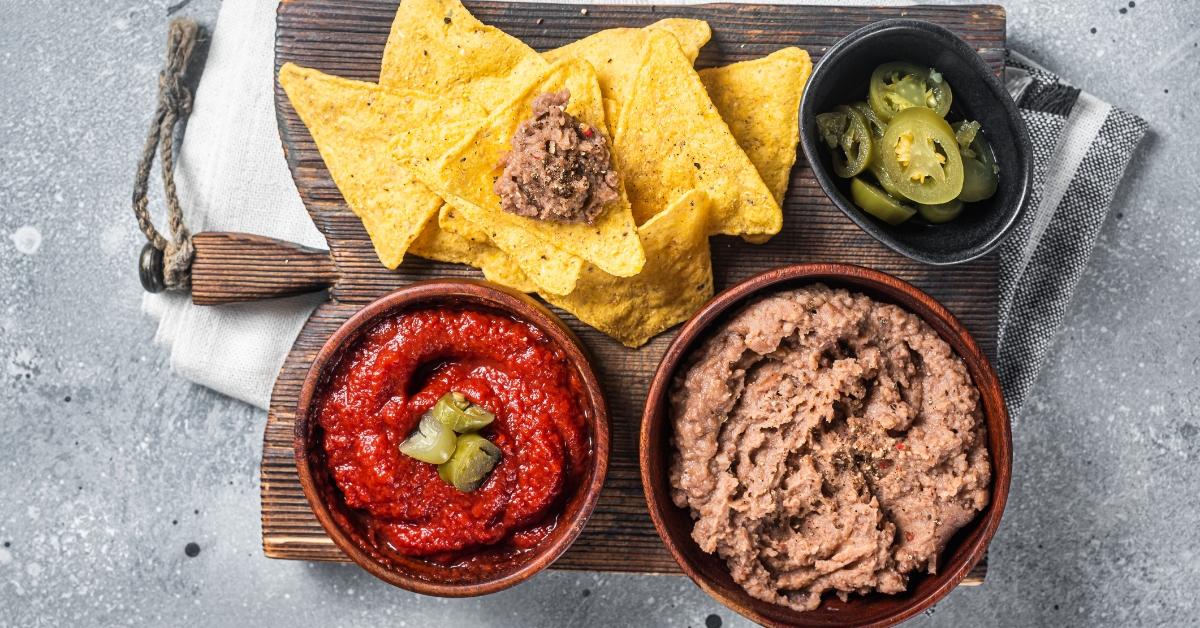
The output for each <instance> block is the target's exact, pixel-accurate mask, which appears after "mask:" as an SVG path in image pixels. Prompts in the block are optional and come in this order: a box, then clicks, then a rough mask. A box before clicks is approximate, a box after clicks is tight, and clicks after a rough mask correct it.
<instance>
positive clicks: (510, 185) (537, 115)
mask: <svg viewBox="0 0 1200 628" xmlns="http://www.w3.org/2000/svg"><path fill="white" fill-rule="evenodd" d="M570 98H571V93H570V92H569V91H567V90H562V91H558V92H548V93H545V94H542V95H540V96H538V97H537V98H535V99H534V101H533V116H532V117H531V118H530V119H528V120H526V121H524V122H522V123H521V125H520V126H518V127H517V132H516V133H514V134H513V138H512V151H510V152H509V153H507V154H506V155H505V156H504V158H503V159H502V160H501V163H500V165H501V166H502V167H503V169H504V172H503V173H502V174H501V175H500V178H498V179H496V184H495V188H494V189H495V191H496V194H497V195H499V196H500V206H501V208H503V209H504V211H507V212H511V213H514V214H517V215H518V216H526V217H529V218H537V219H539V220H553V221H557V222H585V223H587V224H592V223H594V222H595V221H596V218H597V217H598V216H599V215H600V213H601V212H602V211H603V210H604V206H605V205H606V204H607V203H610V202H612V201H614V200H616V198H617V185H618V182H619V179H618V177H617V173H616V171H615V170H613V169H612V167H611V159H610V153H609V148H608V139H607V138H606V137H605V136H604V134H603V133H600V132H599V130H597V129H595V128H593V127H591V126H589V125H587V124H585V123H583V122H580V121H579V120H578V119H576V118H575V117H574V116H572V115H571V114H569V113H567V112H566V107H567V101H568V100H570Z"/></svg>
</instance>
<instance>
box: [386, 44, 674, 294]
mask: <svg viewBox="0 0 1200 628" xmlns="http://www.w3.org/2000/svg"><path fill="white" fill-rule="evenodd" d="M667 36H670V35H667ZM563 89H566V90H568V91H569V92H570V93H571V99H570V101H569V102H568V104H567V112H568V113H570V114H571V115H573V116H575V117H576V118H578V119H579V120H580V121H582V122H583V123H585V124H588V125H590V126H592V127H593V128H595V129H597V130H599V131H600V132H606V129H607V126H606V124H605V121H604V109H603V105H602V103H601V97H600V89H599V86H598V85H597V83H596V76H595V73H594V72H593V70H592V68H591V66H590V65H589V64H588V63H587V62H586V61H582V60H578V59H568V60H566V61H563V62H560V63H557V64H555V65H554V66H552V67H551V68H550V70H548V71H547V72H546V74H545V75H543V76H542V77H541V78H540V79H539V80H538V81H536V82H534V83H532V84H530V85H528V86H527V87H526V89H525V90H524V91H523V92H522V93H521V94H520V95H519V96H518V97H517V98H515V99H514V100H512V101H510V102H509V103H508V104H506V105H504V106H503V107H501V108H500V109H498V110H496V111H495V112H493V113H492V114H491V115H490V116H489V117H488V119H487V120H486V122H485V123H484V124H483V125H482V126H480V128H479V129H478V130H477V131H476V132H475V134H474V135H472V136H471V137H468V138H467V139H466V140H464V141H463V142H462V143H461V144H459V145H458V146H457V147H456V148H454V149H453V150H451V151H450V152H448V153H444V154H441V153H439V151H438V149H440V146H435V147H428V146H422V145H421V142H419V141H412V137H411V136H409V137H401V138H398V139H397V141H396V142H394V143H393V145H392V146H393V149H394V150H395V153H396V155H397V158H398V159H400V160H402V161H403V162H405V163H408V164H412V165H413V167H414V169H415V170H416V171H417V175H418V177H421V178H422V180H423V181H424V183H425V184H426V185H428V186H429V187H430V188H431V189H433V190H434V191H436V192H437V193H438V194H439V195H441V196H442V198H444V199H446V202H448V203H450V204H452V205H454V207H455V209H457V210H458V211H459V212H461V214H462V217H463V218H465V219H466V220H468V221H470V222H472V223H475V224H476V225H478V226H479V227H480V228H483V229H484V230H486V231H487V232H488V235H489V237H490V238H491V240H492V242H493V243H494V244H496V246H498V247H500V249H501V250H503V251H504V252H505V253H507V254H508V255H510V256H512V257H514V258H515V259H516V260H517V261H518V263H521V267H522V269H523V270H524V271H525V272H526V274H528V275H530V279H531V280H533V281H534V282H535V283H537V284H538V285H539V286H543V287H545V286H546V284H545V283H543V282H542V281H540V280H539V279H538V276H537V274H536V273H535V272H534V270H535V269H533V268H531V267H529V266H527V265H526V264H525V263H524V262H523V261H522V259H523V258H529V257H531V253H535V254H534V255H532V257H533V258H534V259H542V258H547V257H549V256H548V255H547V252H546V251H545V250H544V249H545V248H546V247H551V248H553V249H556V250H559V251H561V252H562V253H565V254H567V255H569V256H575V257H579V258H582V261H586V262H590V263H592V264H595V265H596V266H598V267H600V268H602V269H604V270H605V272H609V273H612V274H614V275H618V276H622V277H628V276H631V275H635V274H637V273H638V271H640V270H641V268H642V265H643V264H645V261H646V258H645V255H644V254H643V252H642V245H641V242H640V241H639V240H638V236H637V229H636V228H635V225H634V223H633V216H632V211H631V209H630V206H629V200H628V198H627V197H626V195H625V192H624V189H621V190H620V196H619V197H618V199H617V200H616V201H613V202H612V203H610V204H609V205H608V206H607V207H606V208H605V209H604V211H603V212H602V213H601V214H600V216H599V217H598V218H597V220H596V223H595V224H592V225H588V224H585V223H555V222H548V221H541V220H536V219H532V218H526V217H523V216H517V215H515V214H511V213H508V212H505V211H504V210H502V209H501V208H500V198H499V197H498V196H497V195H496V193H495V192H494V191H493V189H492V187H493V184H494V183H495V177H496V175H497V174H498V165H499V163H500V161H501V156H503V155H504V154H505V153H507V152H508V151H509V149H510V146H511V144H510V142H511V138H512V135H513V133H515V132H516V129H517V126H518V125H519V124H520V123H521V122H522V121H524V120H526V119H528V118H529V117H530V116H531V115H532V114H531V112H532V106H533V100H534V98H536V97H537V96H538V95H540V94H543V93H546V92H554V91H559V90H563ZM439 154H440V156H435V155H439ZM552 261H553V260H552ZM554 265H555V266H558V267H560V268H564V269H569V268H570V265H568V264H565V263H562V262H561V260H560V261H559V262H556V263H555V264H554ZM572 283H573V282H572ZM556 292H557V291H556ZM559 293H560V294H563V293H562V292H559Z"/></svg>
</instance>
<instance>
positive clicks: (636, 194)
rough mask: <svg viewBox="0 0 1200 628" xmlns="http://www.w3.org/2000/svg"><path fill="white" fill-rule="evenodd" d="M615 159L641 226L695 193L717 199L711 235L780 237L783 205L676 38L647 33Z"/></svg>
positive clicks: (623, 113)
mask: <svg viewBox="0 0 1200 628" xmlns="http://www.w3.org/2000/svg"><path fill="white" fill-rule="evenodd" d="M613 155H614V161H615V162H616V165H617V171H618V172H620V173H621V177H622V179H623V180H624V182H625V188H626V190H627V191H628V193H629V199H630V201H631V203H632V204H633V211H634V218H635V219H636V220H637V222H638V224H643V223H645V222H646V221H648V220H649V219H650V218H651V217H652V216H653V215H654V214H655V213H656V212H658V211H659V210H661V209H662V208H664V207H669V206H670V204H671V203H672V202H674V201H675V200H676V199H678V198H679V197H680V196H682V195H683V194H684V193H686V192H688V191H689V190H693V189H696V190H702V191H704V192H706V193H707V194H708V197H709V200H710V201H711V202H712V217H711V223H710V225H709V231H710V233H724V234H729V235H744V234H751V235H754V234H774V233H778V232H779V229H780V228H781V227H782V226H783V212H782V210H780V208H779V203H777V202H775V198H774V197H773V196H772V195H771V190H770V189H768V188H767V185H766V184H765V183H763V180H762V177H761V176H759V174H758V171H757V170H755V169H754V164H752V163H750V158H749V157H747V156H746V153H745V151H743V150H742V149H741V147H739V146H738V144H737V140H735V139H734V137H733V134H732V133H730V131H729V126H728V125H726V124H725V121H724V120H722V119H721V114H720V113H718V112H717V108H716V106H715V105H713V103H712V100H711V99H709V97H708V93H707V92H706V91H705V90H704V84H703V83H701V82H700V77H699V76H697V74H696V71H695V70H693V69H692V65H691V63H690V62H689V61H688V59H687V57H686V56H685V55H684V54H683V52H682V50H680V48H679V43H678V42H677V41H676V40H675V37H674V36H672V35H671V34H670V33H667V32H665V31H658V30H654V29H651V30H650V31H648V33H647V42H646V46H645V49H644V51H643V57H642V62H641V67H640V69H639V70H638V75H637V79H636V80H635V81H634V87H633V91H632V93H631V94H630V97H629V100H628V101H627V102H626V103H625V104H624V105H623V106H622V107H621V111H620V122H619V123H618V124H617V132H616V136H615V137H614V138H613Z"/></svg>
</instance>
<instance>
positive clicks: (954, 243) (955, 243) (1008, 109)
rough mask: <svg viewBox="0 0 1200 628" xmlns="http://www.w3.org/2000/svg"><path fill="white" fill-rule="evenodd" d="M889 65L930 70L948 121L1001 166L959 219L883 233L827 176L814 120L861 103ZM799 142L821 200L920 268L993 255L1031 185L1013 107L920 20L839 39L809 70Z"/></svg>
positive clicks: (992, 80)
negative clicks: (945, 93)
mask: <svg viewBox="0 0 1200 628" xmlns="http://www.w3.org/2000/svg"><path fill="white" fill-rule="evenodd" d="M889 61H908V62H911V63H915V64H918V65H922V66H928V67H931V68H936V69H937V70H938V71H939V72H941V73H942V75H943V76H945V77H946V81H947V82H949V84H950V88H951V90H952V91H953V101H952V104H951V107H950V114H949V115H948V116H947V119H949V120H951V121H954V120H962V119H970V120H978V121H979V123H980V124H982V125H983V133H984V136H985V137H986V138H987V140H988V142H989V143H990V144H991V146H992V151H993V152H994V153H995V155H996V163H997V164H998V165H999V166H1000V185H999V187H998V189H997V190H996V194H995V195H994V196H992V198H990V199H987V200H985V201H980V202H977V203H968V204H967V207H966V209H964V210H963V213H962V215H961V216H959V217H958V218H956V219H955V220H952V221H950V222H948V223H944V224H940V225H933V224H929V223H927V222H925V221H923V220H920V219H919V218H914V219H912V220H909V221H907V222H905V223H903V224H901V225H899V226H895V227H893V226H890V225H888V224H886V223H884V222H882V221H880V220H878V219H876V218H874V217H872V216H870V215H869V214H867V213H866V212H864V211H862V210H861V209H859V208H858V207H857V206H856V205H855V204H854V203H853V202H852V201H851V200H850V180H849V179H843V178H841V177H839V176H837V175H835V174H833V168H832V161H831V160H832V156H831V154H830V152H829V150H828V149H827V148H826V147H825V145H824V143H822V142H821V140H820V138H819V135H818V133H817V123H816V117H817V115H818V114H820V113H823V112H826V111H831V110H833V108H834V107H836V106H838V105H842V104H848V103H851V102H853V101H856V100H866V96H867V84H868V83H869V82H870V77H871V72H872V71H873V70H874V69H875V68H876V67H877V66H878V65H880V64H882V63H887V62H889ZM800 141H801V143H802V144H803V146H804V154H805V155H806V156H807V157H808V163H809V164H810V165H811V166H812V169H813V173H814V174H815V175H816V177H817V181H818V182H819V183H820V184H821V188H823V189H824V190H825V194H827V195H828V196H829V198H830V199H831V200H833V202H834V204H836V205H837V206H838V208H840V209H841V210H842V212H843V213H845V214H846V216H848V217H849V218H850V220H853V221H854V222H855V223H857V224H858V226H859V227H862V229H863V230H864V231H866V232H867V233H869V234H871V235H872V236H874V237H875V239H877V240H879V241H880V242H882V243H883V244H885V245H887V246H888V247H889V248H891V249H892V250H894V251H896V252H898V253H901V254H903V255H906V256H908V257H911V258H912V259H915V260H917V261H920V262H925V263H926V264H935V265H947V264H958V263H962V262H966V261H969V260H973V259H975V258H978V257H981V256H983V255H985V254H987V253H988V252H990V251H992V250H993V249H995V248H996V247H997V246H999V245H1000V243H1001V242H1002V241H1003V240H1004V238H1005V237H1006V236H1007V235H1008V234H1009V232H1010V231H1012V227H1013V226H1014V225H1015V224H1016V223H1017V221H1018V219H1019V218H1020V216H1021V212H1022V210H1023V208H1024V205H1025V201H1026V198H1027V197H1028V195H1029V190H1030V187H1031V183H1032V179H1033V167H1032V158H1033V149H1032V147H1031V146H1030V144H1029V133H1028V131H1026V129H1025V123H1024V122H1023V121H1022V120H1021V116H1020V115H1019V114H1018V113H1017V107H1016V104H1014V103H1013V101H1012V98H1011V97H1009V95H1008V92H1007V91H1006V90H1005V89H1004V85H1003V84H1001V82H1000V80H999V79H997V78H996V75H995V74H994V73H993V71H992V68H990V67H989V66H988V65H987V64H986V63H985V62H984V61H983V59H982V58H980V56H979V54H978V53H976V52H975V50H974V49H973V48H971V46H970V45H969V44H967V42H965V41H963V40H962V39H960V38H959V37H958V36H957V35H955V34H954V33H952V32H950V31H949V30H947V29H945V28H943V27H941V26H938V25H936V24H933V23H930V22H925V21H922V20H912V19H896V20H884V21H881V22H876V23H874V24H871V25H870V26H866V27H864V28H861V29H859V30H857V31H855V32H853V33H851V34H849V35H847V36H846V37H845V38H843V39H842V40H841V41H840V42H838V43H837V44H836V45H835V46H833V47H832V48H830V49H829V51H828V52H826V53H825V55H824V56H823V57H822V58H821V61H820V62H819V63H818V64H817V66H816V68H815V69H814V70H813V74H812V78H810V79H809V82H808V87H807V88H805V93H804V101H803V102H802V104H801V105H800Z"/></svg>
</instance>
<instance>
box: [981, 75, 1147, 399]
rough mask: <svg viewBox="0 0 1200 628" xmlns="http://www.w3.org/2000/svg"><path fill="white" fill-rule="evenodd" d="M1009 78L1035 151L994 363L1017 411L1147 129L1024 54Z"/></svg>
mask: <svg viewBox="0 0 1200 628" xmlns="http://www.w3.org/2000/svg"><path fill="white" fill-rule="evenodd" d="M1005 77H1006V80H1007V85H1008V90H1009V93H1010V94H1012V97H1013V100H1015V101H1016V102H1017V105H1018V106H1019V107H1020V109H1021V116H1022V117H1023V118H1024V119H1025V125H1026V126H1027V127H1029V137H1030V140H1031V142H1032V143H1033V153H1034V158H1033V165H1034V173H1033V193H1032V194H1031V195H1030V199H1029V206H1028V207H1027V208H1026V213H1025V216H1024V218H1022V220H1021V222H1020V223H1019V224H1018V225H1017V226H1016V228H1015V229H1014V230H1013V233H1012V235H1011V236H1010V237H1009V239H1008V240H1006V241H1005V243H1004V244H1003V245H1002V246H1001V248H1000V330H999V356H998V359H997V364H996V368H997V370H999V372H1000V381H1001V382H1002V383H1003V385H1004V394H1005V398H1006V399H1007V400H1008V406H1009V413H1010V414H1011V415H1012V416H1013V417H1018V416H1020V413H1021V407H1022V405H1023V404H1024V402H1025V398H1026V397H1027V396H1028V395H1029V390H1030V388H1031V387H1032V386H1033V383H1034V381H1035V380H1036V379H1037V374H1038V371H1039V370H1040V369H1041V366H1042V363H1043V362H1044V361H1045V357H1046V349H1047V348H1048V347H1049V345H1050V341H1051V339H1052V338H1053V337H1054V333H1055V332H1056V331H1057V330H1058V327H1059V325H1061V324H1062V320H1063V316H1064V315H1065V314H1066V310H1067V304H1068V303H1069V302H1070V300H1071V294H1072V293H1073V292H1074V291H1075V285H1076V284H1077V283H1079V276H1080V275H1081V274H1083V269H1084V267H1085V266H1086V265H1087V261H1088V257H1090V256H1091V253H1092V248H1093V246H1095V244H1096V236H1097V235H1098V234H1099V233H1100V227H1101V226H1102V225H1103V224H1104V220H1105V218H1106V217H1107V216H1108V210H1109V205H1110V204H1111V202H1112V198H1113V194H1114V193H1115V192H1116V190H1117V186H1118V185H1119V184H1120V182H1121V177H1122V175H1123V174H1124V173H1125V168H1126V166H1128V165H1129V161H1130V159H1132V158H1133V154H1134V151H1135V150H1136V149H1137V146H1138V143H1139V142H1141V140H1142V137H1143V136H1144V135H1145V134H1146V131H1147V125H1146V121H1145V120H1142V119H1141V118H1139V117H1137V116H1135V115H1133V114H1130V113H1126V112H1124V111H1121V110H1120V109H1117V108H1116V107H1113V106H1111V105H1109V104H1107V103H1104V102H1101V101H1100V100H1097V99H1096V98H1095V97H1094V96H1091V95H1090V94H1088V93H1086V92H1083V91H1080V90H1079V89H1078V88H1075V87H1072V86H1071V85H1069V84H1067V83H1065V82H1063V81H1062V80H1061V79H1059V78H1058V77H1057V76H1055V75H1054V74H1052V73H1050V72H1049V71H1048V70H1046V69H1045V68H1043V67H1041V66H1039V65H1037V64H1036V63H1034V62H1033V61H1030V60H1029V59H1027V58H1025V57H1023V56H1021V55H1020V54H1017V53H1010V54H1009V57H1008V63H1007V67H1006V69H1005Z"/></svg>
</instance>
